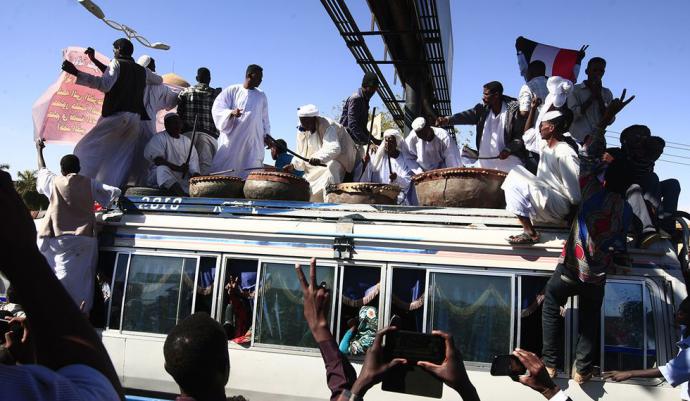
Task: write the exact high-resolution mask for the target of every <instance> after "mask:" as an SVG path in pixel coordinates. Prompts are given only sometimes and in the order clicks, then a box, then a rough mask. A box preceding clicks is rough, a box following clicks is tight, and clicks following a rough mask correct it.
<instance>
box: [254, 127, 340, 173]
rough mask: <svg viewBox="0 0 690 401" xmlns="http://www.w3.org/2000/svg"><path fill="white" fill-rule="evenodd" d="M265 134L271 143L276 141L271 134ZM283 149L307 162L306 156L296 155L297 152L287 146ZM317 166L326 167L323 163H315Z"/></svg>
mask: <svg viewBox="0 0 690 401" xmlns="http://www.w3.org/2000/svg"><path fill="white" fill-rule="evenodd" d="M265 136H266V138H268V140H269V141H271V142H273V143H275V142H276V140H275V138H273V137H272V136H271V135H269V134H265ZM285 151H286V152H288V153H289V154H291V155H293V156H295V157H296V158H298V159H300V160H304V161H305V162H307V163H309V159H307V158H306V157H304V156H302V155H298V154H297V153H295V152H293V151H291V150H290V149H288V148H287V147H286V148H285ZM317 166H321V167H326V165H325V164H323V163H319V164H317Z"/></svg>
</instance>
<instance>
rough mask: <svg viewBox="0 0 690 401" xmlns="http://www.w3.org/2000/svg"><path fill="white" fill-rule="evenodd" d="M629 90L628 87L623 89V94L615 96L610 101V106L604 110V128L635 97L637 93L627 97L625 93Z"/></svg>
mask: <svg viewBox="0 0 690 401" xmlns="http://www.w3.org/2000/svg"><path fill="white" fill-rule="evenodd" d="M626 92H627V89H623V93H621V96H620V97H618V98H615V99H613V100H612V101H611V103H609V106H608V107H607V108H606V110H605V111H604V116H603V117H602V122H601V124H600V126H601V125H602V124H603V125H604V128H605V127H606V126H608V125H609V124H611V121H612V120H613V118H614V117H616V115H617V114H618V113H620V112H621V110H623V109H624V108H625V106H627V105H629V104H630V102H632V101H633V99H635V95H632V96H630V98H628V99H625V94H626Z"/></svg>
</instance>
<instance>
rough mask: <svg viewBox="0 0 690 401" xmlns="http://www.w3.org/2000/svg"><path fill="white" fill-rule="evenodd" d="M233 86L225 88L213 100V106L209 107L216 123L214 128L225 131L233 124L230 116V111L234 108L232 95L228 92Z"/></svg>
mask: <svg viewBox="0 0 690 401" xmlns="http://www.w3.org/2000/svg"><path fill="white" fill-rule="evenodd" d="M231 89H233V87H230V88H225V89H223V91H222V92H220V94H219V95H218V96H217V97H216V100H214V101H213V107H211V114H212V115H213V122H214V123H215V124H216V128H218V130H219V131H225V132H227V131H228V130H230V128H232V126H233V125H234V124H233V123H234V118H233V117H230V113H231V112H232V110H233V109H234V108H235V107H234V104H233V103H234V101H233V99H234V96H233V94H232V93H230V90H231Z"/></svg>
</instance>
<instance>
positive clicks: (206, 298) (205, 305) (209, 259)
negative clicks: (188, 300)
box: [194, 256, 218, 315]
mask: <svg viewBox="0 0 690 401" xmlns="http://www.w3.org/2000/svg"><path fill="white" fill-rule="evenodd" d="M217 260H218V258H216V257H215V256H202V257H201V258H199V281H198V282H197V283H196V301H195V304H194V312H206V313H208V314H209V315H210V314H211V309H212V306H213V284H214V283H215V281H216V261H217Z"/></svg>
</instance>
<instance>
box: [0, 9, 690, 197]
mask: <svg viewBox="0 0 690 401" xmlns="http://www.w3.org/2000/svg"><path fill="white" fill-rule="evenodd" d="M97 3H98V4H99V6H100V7H101V8H102V9H103V11H104V12H105V14H106V16H107V17H108V18H111V19H113V20H115V21H118V22H120V23H124V24H127V25H129V26H131V27H133V28H134V29H136V30H137V31H138V32H139V33H141V34H142V35H143V36H145V37H147V38H148V39H149V40H150V41H163V42H166V43H168V44H170V45H171V46H172V49H171V50H169V51H167V52H164V51H158V50H148V49H144V48H143V47H142V46H138V45H137V43H136V42H135V56H139V55H141V54H143V53H146V54H150V55H151V56H153V57H154V58H156V64H157V66H158V71H159V72H161V73H165V72H170V71H174V72H176V73H178V74H180V75H182V76H184V77H186V78H187V79H188V80H189V81H193V79H194V75H195V72H196V69H197V68H198V67H200V66H206V67H209V68H210V69H211V72H212V85H214V86H222V87H225V86H228V85H231V84H234V83H237V82H240V81H241V80H242V77H243V74H244V69H245V68H246V66H247V65H248V64H250V63H256V64H260V65H262V66H263V67H264V81H263V83H262V85H261V87H262V89H263V90H264V91H265V92H266V94H267V95H268V100H269V113H270V119H271V126H272V134H273V135H274V136H275V137H283V138H285V139H286V140H287V141H288V143H294V137H295V125H296V117H295V111H296V108H297V107H298V106H300V105H302V104H306V103H314V104H316V105H317V106H318V107H319V108H320V109H321V111H322V114H325V115H328V116H332V115H334V114H336V113H338V112H339V111H336V110H335V108H337V106H338V105H339V104H340V103H341V101H342V100H343V99H345V98H346V97H347V96H348V95H350V94H351V93H352V92H353V91H354V90H355V89H356V88H357V87H358V85H359V83H360V81H361V76H362V72H361V69H360V68H359V67H358V66H357V65H356V64H355V62H354V60H353V58H352V55H351V54H350V52H349V51H348V50H347V48H346V47H345V44H344V42H343V40H342V39H341V38H340V36H339V35H338V33H337V30H336V29H335V27H334V25H333V23H332V22H331V20H330V18H329V17H328V16H327V14H326V12H325V10H324V9H323V6H322V5H321V3H320V2H319V1H316V0H309V1H307V0H293V1H280V0H253V1H236V0H232V1H228V0H225V1H222V0H217V1H216V0H196V1H194V2H186V1H185V2H182V1H177V2H174V1H160V0H147V1H133V0H117V1H116V0H98V1H97ZM169 4H174V5H169ZM347 4H348V6H349V7H350V9H351V11H352V13H353V14H354V16H355V18H356V19H357V21H358V23H359V25H360V28H361V29H363V30H368V29H369V23H370V20H369V15H368V9H367V6H366V1H365V0H348V1H347ZM558 4H560V5H558ZM568 7H570V8H568ZM555 9H556V10H555ZM451 14H452V15H451V18H452V21H453V37H454V53H455V59H454V68H453V87H452V107H453V110H454V111H460V110H464V109H467V108H469V107H471V106H473V105H474V104H475V103H477V102H478V101H479V100H480V97H481V87H482V84H483V83H485V82H488V81H492V80H499V81H501V82H502V83H503V85H504V87H505V92H506V94H509V95H513V96H515V95H516V94H517V92H518V91H519V88H520V85H521V84H522V77H521V76H520V75H519V73H518V68H517V62H516V57H515V49H514V41H515V38H516V37H517V36H520V35H522V36H525V37H527V38H530V39H533V40H536V41H539V42H542V43H546V44H552V45H556V46H559V47H567V48H574V49H577V48H579V47H580V45H582V44H589V45H590V48H589V50H588V55H587V58H589V57H591V56H595V55H597V56H602V57H604V58H606V59H607V60H608V66H607V71H606V75H605V76H604V85H605V86H607V87H609V88H610V89H611V90H612V91H613V93H614V95H618V94H619V93H620V91H621V90H622V89H623V88H627V89H628V93H629V94H634V95H636V96H637V97H636V99H635V100H634V101H633V102H632V103H631V104H630V105H629V106H628V107H627V108H626V109H625V110H624V111H623V112H622V113H621V114H620V116H619V118H618V119H617V120H616V122H615V123H614V124H613V126H612V127H611V130H613V131H616V132H620V131H621V130H622V129H623V128H625V127H626V126H628V125H630V124H637V123H641V124H646V125H648V126H649V127H650V128H651V130H652V132H653V133H654V134H656V135H659V136H661V137H663V138H664V139H666V140H667V141H669V142H674V143H676V144H677V145H676V144H671V143H669V145H670V146H675V147H676V148H677V149H672V148H670V147H667V149H666V156H662V158H664V159H667V160H671V161H676V162H680V163H686V164H690V141H688V140H687V139H686V136H687V134H686V132H685V131H686V129H685V128H684V126H685V118H686V115H685V113H686V112H687V111H686V110H687V99H686V96H687V94H688V89H690V84H688V79H687V72H688V68H689V67H690V41H688V38H690V24H688V23H687V17H688V16H690V2H689V1H686V0H665V1H659V2H651V1H642V0H625V1H623V0H619V1H616V0H608V1H602V0H598V1H595V0H584V1H580V2H562V3H560V2H557V3H554V2H553V0H550V1H541V0H532V1H516V0H505V1H502V2H477V1H465V0H462V1H461V0H451ZM0 32H1V33H2V34H3V37H4V38H5V41H4V51H5V56H4V60H3V61H2V62H0V76H4V77H5V83H4V85H2V87H0V106H1V109H2V110H3V118H2V119H0V133H1V135H3V137H4V138H3V139H4V140H3V146H2V147H0V163H9V164H10V165H11V171H12V173H13V174H16V171H17V170H24V169H29V168H35V163H36V160H35V152H34V147H33V144H32V135H33V128H32V122H31V105H32V104H33V102H34V101H35V100H36V99H37V98H38V97H39V96H40V94H41V93H43V91H44V90H45V89H46V88H47V86H48V85H49V84H51V83H52V82H54V80H55V79H56V78H57V76H58V74H59V71H60V63H61V49H63V48H65V47H67V46H70V45H76V46H92V47H94V48H96V49H97V50H99V51H101V52H102V53H104V54H106V55H108V56H110V55H111V54H112V53H111V49H112V46H111V44H112V42H113V40H114V39H116V38H117V37H119V36H120V35H119V34H118V32H117V31H114V30H112V29H111V28H109V27H107V26H106V25H105V24H103V23H102V22H101V21H98V20H97V19H96V18H95V17H93V16H92V15H91V14H89V13H88V12H87V11H86V10H85V9H83V8H82V7H81V6H80V5H79V4H78V3H77V1H76V0H34V1H26V0H5V1H3V2H2V5H0ZM369 45H370V47H371V49H372V52H373V53H374V54H375V56H377V57H378V56H382V46H381V45H380V43H378V42H377V41H376V39H375V38H372V39H371V40H370V41H369ZM584 78H585V76H584V68H583V69H582V72H581V75H580V80H582V79H584ZM388 80H389V82H390V83H392V82H393V78H392V75H391V76H389V77H388ZM393 91H394V92H395V93H402V89H401V87H400V86H399V84H398V85H397V86H395V87H394V88H393ZM372 106H378V108H379V110H380V109H381V101H380V99H379V98H378V96H376V97H374V99H373V101H372ZM460 130H461V133H462V134H463V135H466V133H467V132H468V129H467V127H460ZM612 135H616V134H612ZM616 143H617V141H616V140H610V144H611V145H614V144H616ZM70 151H71V147H69V146H57V145H55V146H49V147H48V148H47V149H46V157H47V162H48V164H49V167H52V168H57V163H58V160H59V158H60V157H61V156H62V155H63V154H65V153H68V152H70ZM657 172H658V174H659V176H660V177H661V178H662V179H663V178H670V177H675V178H678V179H679V180H680V181H681V185H682V186H683V187H684V189H685V193H683V194H681V206H682V207H683V208H684V209H686V210H688V209H690V178H688V177H690V165H680V164H672V163H667V162H659V163H658V164H657Z"/></svg>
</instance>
